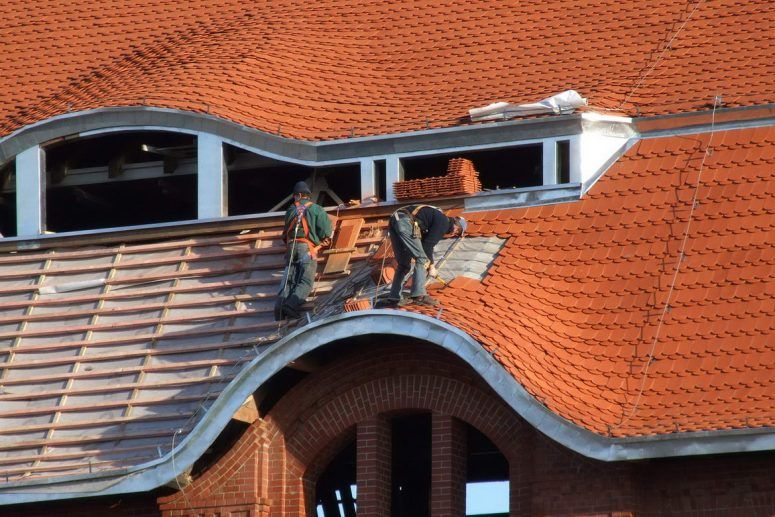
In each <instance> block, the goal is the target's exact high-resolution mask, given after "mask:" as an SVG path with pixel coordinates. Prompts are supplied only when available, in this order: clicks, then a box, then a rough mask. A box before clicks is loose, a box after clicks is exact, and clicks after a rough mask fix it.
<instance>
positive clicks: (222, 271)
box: [3, 262, 285, 294]
mask: <svg viewBox="0 0 775 517" xmlns="http://www.w3.org/2000/svg"><path fill="white" fill-rule="evenodd" d="M284 268H285V263H284V262H276V263H270V264H262V265H258V264H251V265H249V266H232V267H228V268H202V269H191V270H188V271H186V274H185V275H183V276H180V275H179V274H178V273H177V272H172V273H160V274H156V275H141V276H132V277H127V278H120V279H116V280H110V281H106V283H107V284H110V285H130V284H147V283H151V282H156V281H162V280H173V279H175V278H207V277H210V276H219V275H231V274H234V273H242V272H245V271H264V270H282V269H284ZM277 283H278V285H279V283H280V282H279V280H278V281H277ZM41 287H45V286H42V285H40V284H32V285H22V286H10V287H4V288H3V293H4V294H11V293H23V292H30V291H33V292H34V291H37V290H38V289H40V288H41ZM49 287H50V286H49Z"/></svg>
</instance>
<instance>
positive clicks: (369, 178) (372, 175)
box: [361, 158, 377, 200]
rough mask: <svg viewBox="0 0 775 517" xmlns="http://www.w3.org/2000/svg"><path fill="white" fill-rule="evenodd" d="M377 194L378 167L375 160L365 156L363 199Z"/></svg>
mask: <svg viewBox="0 0 775 517" xmlns="http://www.w3.org/2000/svg"><path fill="white" fill-rule="evenodd" d="M376 195H377V168H376V165H375V163H374V160H372V159H371V158H364V159H362V160H361V199H362V200H363V199H368V198H370V197H372V196H376Z"/></svg>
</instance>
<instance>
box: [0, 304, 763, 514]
mask: <svg viewBox="0 0 775 517" xmlns="http://www.w3.org/2000/svg"><path fill="white" fill-rule="evenodd" d="M321 329H325V332H318V331H320V330H321ZM375 334H389V335H396V336H403V337H413V338H418V339H421V340H424V341H427V342H429V343H432V344H434V345H437V346H440V347H442V348H444V349H445V350H447V351H449V352H451V353H453V354H455V355H456V356H458V357H460V358H461V359H463V360H464V361H465V362H466V363H467V364H469V365H470V366H471V367H472V368H473V369H474V370H475V371H476V372H477V373H478V374H479V375H480V376H481V377H482V378H483V379H484V380H485V382H487V384H489V385H490V387H492V389H493V390H495V392H496V393H498V395H499V396H500V397H502V398H503V400H504V401H506V403H508V404H509V405H510V406H511V407H512V408H513V409H514V410H515V411H516V412H517V413H518V414H519V415H520V416H521V417H522V418H524V419H525V420H526V421H527V422H529V423H530V424H531V425H532V426H534V427H535V428H536V429H537V430H539V431H541V432H542V433H544V434H546V435H547V436H549V437H550V438H552V439H554V440H556V441H557V442H559V443H561V444H563V445H564V446H566V447H568V448H570V449H571V450H573V451H575V452H577V453H579V454H582V455H584V456H586V457H589V458H594V459H597V460H601V461H623V460H641V459H651V458H661V457H673V456H688V455H704V454H719V453H731V452H735V453H739V452H753V451H764V450H771V449H775V428H758V429H750V430H740V429H738V430H720V431H703V432H687V433H671V434H667V435H656V436H647V437H628V438H608V437H604V436H600V435H597V434H595V433H592V432H590V431H588V430H585V429H583V428H581V427H578V426H576V425H575V424H573V423H571V422H570V421H568V420H565V419H564V418H562V417H560V416H558V415H557V414H555V413H553V412H552V411H550V410H549V409H548V408H546V407H545V406H544V405H543V404H541V403H540V402H539V401H537V400H536V399H535V398H534V397H532V396H531V395H530V394H529V393H528V392H527V391H526V390H525V389H524V388H523V387H522V385H521V384H520V383H519V382H518V381H517V380H516V379H515V378H514V377H513V376H511V375H510V374H509V373H508V372H507V371H506V370H505V368H503V367H502V366H501V365H500V364H499V363H497V362H496V361H495V359H494V358H493V357H492V356H490V355H489V354H488V353H487V352H486V351H485V350H483V349H482V347H481V345H480V344H479V343H478V342H477V341H476V340H475V339H473V338H472V337H471V336H469V335H468V334H467V333H465V332H463V331H462V330H460V329H458V328H457V327H454V326H452V325H450V324H447V323H444V322H442V321H440V320H437V319H435V318H431V317H429V316H425V315H422V314H416V313H407V312H402V311H393V310H370V311H368V312H365V311H359V312H350V313H344V314H339V315H337V316H334V317H330V318H326V319H324V320H321V321H318V322H314V323H312V324H310V325H307V326H306V327H302V328H300V329H297V330H296V331H294V332H292V333H291V334H289V335H288V336H286V337H284V338H283V339H282V340H280V341H278V342H277V343H275V344H274V345H272V346H271V348H270V349H269V350H267V351H266V352H264V353H263V354H261V355H259V356H258V357H256V358H255V359H253V360H252V361H251V363H250V364H249V365H248V366H247V367H246V368H244V369H243V370H242V371H241V372H240V373H239V375H238V376H237V377H236V378H235V379H234V380H233V381H231V382H230V383H229V385H228V386H227V388H226V389H225V390H224V391H223V393H221V395H220V396H219V397H218V398H217V399H216V400H215V401H214V403H213V405H212V406H211V408H210V409H209V410H208V411H207V413H206V415H205V417H204V418H203V419H202V420H201V421H200V422H199V423H198V424H197V425H196V427H195V428H194V429H193V430H192V432H191V433H190V434H188V435H187V436H186V437H185V438H184V439H183V440H181V442H180V443H179V444H178V445H177V446H176V447H175V448H173V449H172V450H171V451H170V452H169V453H167V454H166V455H164V456H163V457H161V458H159V459H158V460H154V461H152V462H148V463H145V464H142V465H137V466H135V467H131V468H127V469H125V470H119V471H110V472H105V473H102V474H99V473H95V474H93V475H77V476H69V477H60V478H57V479H55V480H38V481H33V482H14V483H6V484H4V485H0V504H19V503H25V502H33V501H43V500H58V499H71V498H78V497H87V496H88V497H93V496H100V495H110V494H121V493H131V492H139V491H147V490H152V489H154V488H157V487H159V486H162V485H164V484H166V483H168V482H170V481H171V480H173V479H175V478H176V477H177V476H178V475H180V474H181V473H183V472H184V471H185V470H186V468H188V467H189V466H190V465H192V464H193V463H194V462H195V461H196V460H197V459H198V458H199V457H200V456H201V455H202V453H204V451H205V450H206V449H207V447H209V446H210V444H211V443H212V442H213V441H214V440H215V439H216V438H217V437H218V435H219V433H220V432H221V430H222V429H223V427H224V426H225V425H226V423H227V422H228V421H229V419H230V418H231V416H232V415H233V413H234V412H235V411H236V410H237V409H238V408H239V406H240V405H241V404H242V403H243V401H244V400H245V398H246V397H248V396H250V394H252V393H253V392H254V391H255V390H256V389H258V388H259V387H260V386H261V385H262V384H263V383H265V382H266V381H267V380H268V379H269V378H271V376H272V375H274V374H275V373H277V372H278V371H279V370H280V369H281V368H283V366H284V365H286V364H288V362H290V361H293V360H295V359H297V358H299V357H301V356H302V355H304V354H306V353H308V352H310V351H313V350H315V349H317V348H320V347H323V346H326V345H328V344H331V343H334V342H337V341H340V340H342V339H346V338H351V337H353V336H363V335H375ZM63 489H67V490H68V492H63Z"/></svg>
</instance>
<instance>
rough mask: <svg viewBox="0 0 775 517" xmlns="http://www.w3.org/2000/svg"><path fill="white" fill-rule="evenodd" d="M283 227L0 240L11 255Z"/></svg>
mask: <svg viewBox="0 0 775 517" xmlns="http://www.w3.org/2000/svg"><path fill="white" fill-rule="evenodd" d="M281 226H282V216H281V215H273V216H270V217H269V218H267V219H263V220H261V218H260V216H259V217H257V218H256V219H254V220H237V221H234V220H231V221H230V220H217V221H208V222H206V223H196V224H183V223H181V224H180V225H179V226H162V227H152V228H142V229H136V230H122V229H120V228H119V229H117V230H113V231H106V232H105V233H97V234H86V235H61V236H58V235H54V236H49V237H46V238H43V239H34V238H32V239H24V240H18V241H17V240H13V241H9V240H7V239H3V240H0V253H4V252H8V251H27V250H30V249H48V248H66V247H76V246H90V245H102V244H114V243H129V242H142V241H154V240H159V239H174V238H178V237H183V238H190V236H191V235H212V234H223V233H227V232H230V231H236V232H240V231H245V230H248V231H252V230H256V229H271V228H278V227H281Z"/></svg>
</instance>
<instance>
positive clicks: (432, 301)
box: [409, 294, 439, 307]
mask: <svg viewBox="0 0 775 517" xmlns="http://www.w3.org/2000/svg"><path fill="white" fill-rule="evenodd" d="M409 304H414V305H425V306H428V307H438V306H439V301H438V300H437V299H436V298H434V297H432V296H428V295H427V294H422V295H420V296H412V297H411V298H409Z"/></svg>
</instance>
